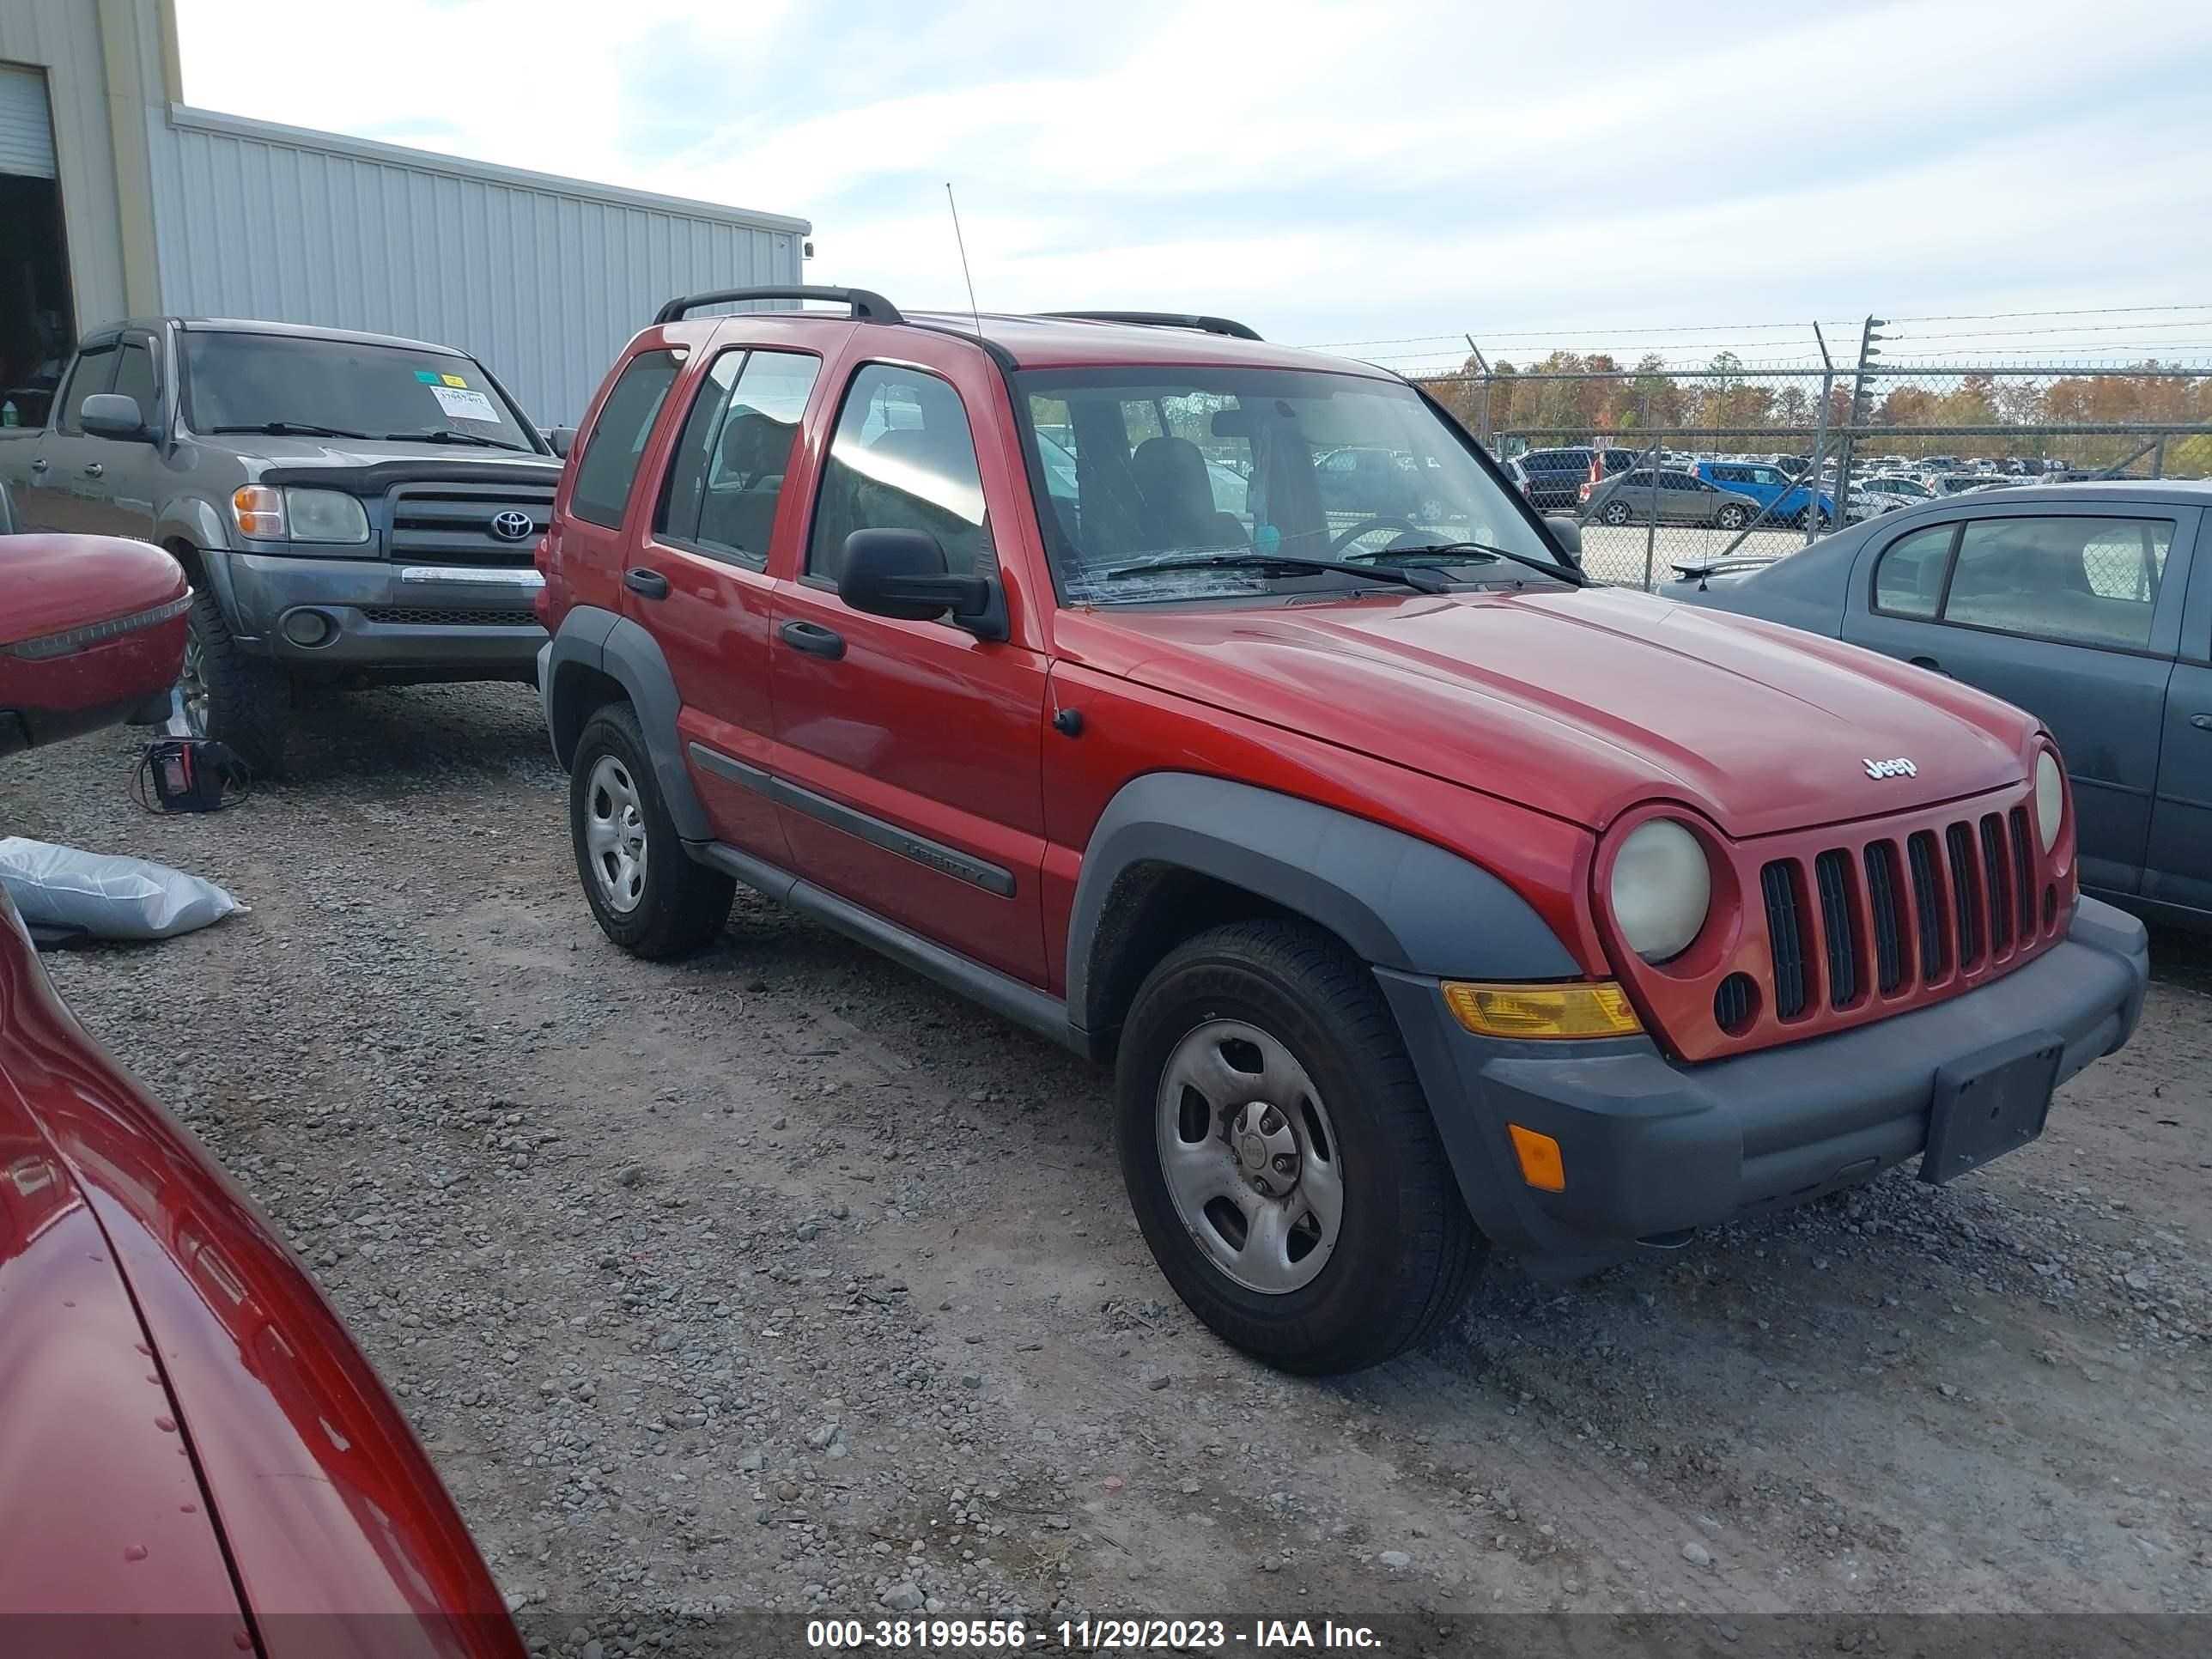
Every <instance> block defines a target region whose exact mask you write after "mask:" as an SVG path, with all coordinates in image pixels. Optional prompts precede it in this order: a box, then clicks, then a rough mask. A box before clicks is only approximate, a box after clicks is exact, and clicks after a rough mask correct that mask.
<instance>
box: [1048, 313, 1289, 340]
mask: <svg viewBox="0 0 2212 1659" xmlns="http://www.w3.org/2000/svg"><path fill="white" fill-rule="evenodd" d="M1043 314H1044V315H1045V316H1048V317H1065V318H1066V319H1069V320H1070V321H1072V322H1078V323H1134V324H1136V325H1139V327H1142V328H1194V329H1196V330H1198V331H1199V332H1200V333H1201V334H1226V335H1228V336H1230V337H1231V338H1234V339H1238V340H1256V339H1258V338H1259V337H1260V336H1259V334H1258V333H1257V332H1256V331H1255V330H1253V329H1251V328H1249V327H1247V326H1246V325H1244V324H1243V323H1239V322H1234V321H1232V320H1231V319H1229V318H1226V317H1200V316H1198V315H1195V314H1194V313H1189V312H1182V311H1048V312H1046V313H1043Z"/></svg>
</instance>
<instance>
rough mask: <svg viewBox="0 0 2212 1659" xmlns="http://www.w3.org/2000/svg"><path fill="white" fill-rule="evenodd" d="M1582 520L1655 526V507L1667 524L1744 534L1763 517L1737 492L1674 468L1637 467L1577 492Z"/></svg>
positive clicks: (1663, 522)
mask: <svg viewBox="0 0 2212 1659" xmlns="http://www.w3.org/2000/svg"><path fill="white" fill-rule="evenodd" d="M1578 494H1579V496H1580V500H1579V501H1578V502H1577V506H1578V508H1579V512H1580V516H1581V517H1582V518H1583V519H1584V520H1595V522H1597V523H1599V524H1610V525H1624V524H1644V523H1648V522H1650V519H1651V517H1652V514H1653V511H1654V508H1655V507H1656V511H1657V514H1658V519H1659V522H1660V523H1662V524H1699V525H1717V526H1720V527H1721V528H1722V529H1723V530H1741V529H1742V528H1743V526H1746V525H1747V524H1749V523H1750V522H1751V521H1752V520H1753V519H1755V518H1757V517H1758V516H1759V503H1758V502H1757V501H1753V499H1752V498H1751V497H1750V496H1748V495H1741V494H1739V493H1738V492H1736V491H1735V490H1733V489H1722V488H1721V487H1720V486H1719V485H1718V484H1715V483H1708V482H1707V481H1706V480H1705V479H1704V478H1701V477H1699V476H1698V475H1697V474H1696V473H1694V472H1684V471H1680V470H1678V469H1676V468H1674V467H1659V468H1656V469H1654V468H1651V467H1648V466H1647V467H1638V468H1636V469H1634V470H1633V471H1628V472H1620V473H1615V474H1614V475H1613V477H1610V478H1607V480H1605V482H1604V483H1595V484H1593V483H1584V484H1583V486H1582V488H1581V490H1580V491H1579V492H1578Z"/></svg>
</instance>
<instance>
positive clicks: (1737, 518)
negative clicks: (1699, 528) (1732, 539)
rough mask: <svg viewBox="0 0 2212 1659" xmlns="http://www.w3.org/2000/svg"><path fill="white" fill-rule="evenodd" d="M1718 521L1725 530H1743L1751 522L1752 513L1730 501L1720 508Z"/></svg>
mask: <svg viewBox="0 0 2212 1659" xmlns="http://www.w3.org/2000/svg"><path fill="white" fill-rule="evenodd" d="M1750 522H1751V514H1750V513H1747V512H1745V511H1744V509H1743V508H1741V507H1738V506H1737V505H1736V504H1735V502H1734V501H1730V502H1729V504H1728V505H1727V506H1726V507H1723V508H1722V509H1721V510H1720V513H1719V516H1718V519H1717V523H1718V524H1719V525H1720V527H1721V528H1722V529H1723V530H1741V529H1742V528H1743V527H1744V526H1746V525H1747V524H1749V523H1750Z"/></svg>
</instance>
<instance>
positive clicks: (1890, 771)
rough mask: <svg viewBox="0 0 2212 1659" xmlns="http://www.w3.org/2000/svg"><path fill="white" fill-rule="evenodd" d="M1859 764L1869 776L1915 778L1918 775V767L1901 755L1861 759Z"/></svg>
mask: <svg viewBox="0 0 2212 1659" xmlns="http://www.w3.org/2000/svg"><path fill="white" fill-rule="evenodd" d="M1860 764H1861V765H1863V766H1864V767H1865V768H1866V769H1867V775H1868V776H1869V777H1870V778H1917V777H1918V776H1919V775H1920V769H1919V768H1918V767H1917V766H1915V765H1914V764H1913V763H1911V761H1909V760H1907V759H1905V757H1904V756H1902V755H1899V757H1897V758H1896V759H1895V760H1881V761H1878V760H1870V761H1862V762H1860Z"/></svg>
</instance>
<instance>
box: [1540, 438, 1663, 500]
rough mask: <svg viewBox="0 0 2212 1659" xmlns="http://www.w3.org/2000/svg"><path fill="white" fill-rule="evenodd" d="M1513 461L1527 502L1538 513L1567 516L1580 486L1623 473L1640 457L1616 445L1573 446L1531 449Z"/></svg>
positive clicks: (1579, 490) (1636, 453)
mask: <svg viewBox="0 0 2212 1659" xmlns="http://www.w3.org/2000/svg"><path fill="white" fill-rule="evenodd" d="M1516 459H1517V460H1518V461H1519V462H1520V463H1521V468H1522V471H1523V472H1524V473H1526V474H1527V475H1528V500H1529V501H1530V502H1531V503H1532V504H1533V505H1534V507H1535V508H1536V510H1537V511H1538V512H1539V513H1562V512H1564V513H1571V512H1573V511H1574V510H1575V507H1576V505H1577V503H1578V502H1579V501H1581V499H1582V487H1583V485H1584V484H1586V483H1595V482H1597V481H1599V480H1601V479H1603V478H1607V477H1611V476H1612V475H1613V474H1614V473H1616V472H1625V471H1627V470H1628V469H1629V468H1631V467H1632V466H1634V465H1636V464H1637V462H1638V460H1640V459H1642V457H1641V455H1640V453H1638V451H1636V450H1633V449H1624V448H1621V447H1618V446H1607V447H1602V448H1601V447H1592V446H1589V445H1576V446H1573V447H1569V448H1566V449H1531V450H1528V451H1526V452H1524V453H1522V454H1521V455H1519V456H1517V457H1516Z"/></svg>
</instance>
